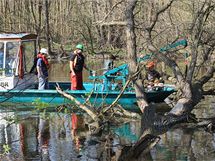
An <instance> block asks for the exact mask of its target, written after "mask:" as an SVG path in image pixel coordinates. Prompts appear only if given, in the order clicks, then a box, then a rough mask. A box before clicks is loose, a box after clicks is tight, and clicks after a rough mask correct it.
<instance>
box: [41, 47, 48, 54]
mask: <svg viewBox="0 0 215 161" xmlns="http://www.w3.org/2000/svg"><path fill="white" fill-rule="evenodd" d="M40 53H43V54H48V50H47V49H45V48H42V49H40Z"/></svg>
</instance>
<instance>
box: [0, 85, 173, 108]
mask: <svg viewBox="0 0 215 161" xmlns="http://www.w3.org/2000/svg"><path fill="white" fill-rule="evenodd" d="M68 85H69V84H68V83H67V84H65V83H64V84H61V85H60V86H61V87H62V88H63V89H65V92H66V93H68V94H70V95H72V96H73V97H75V98H76V99H77V100H78V101H80V102H81V103H84V102H85V100H86V98H87V97H88V96H89V95H91V97H90V99H89V101H90V102H91V104H94V105H95V106H101V105H103V104H111V103H112V102H113V101H114V100H115V99H116V97H117V96H118V95H119V93H120V91H108V92H104V91H101V90H99V88H98V87H97V90H95V89H94V88H93V86H92V84H90V83H89V84H85V87H86V90H68ZM100 85H102V84H100ZM52 86H53V87H52ZM51 87H52V88H54V83H53V84H51ZM92 90H94V92H92ZM173 92H174V89H172V90H170V89H168V90H161V91H150V92H146V97H147V101H148V102H155V103H159V102H163V101H164V99H165V98H166V97H168V96H169V95H170V94H172V93H173ZM37 101H39V102H45V103H49V104H50V105H51V104H68V103H71V102H72V101H71V100H69V99H67V98H65V97H63V96H62V95H60V94H59V93H58V92H57V91H56V90H55V89H50V90H37V89H27V90H5V91H0V102H13V103H31V104H32V103H35V102H37ZM118 104H120V105H122V106H127V107H129V106H130V107H132V106H134V105H136V96H135V93H134V92H132V91H125V92H124V93H123V95H122V96H121V98H120V99H119V101H118Z"/></svg>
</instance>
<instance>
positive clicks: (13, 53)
mask: <svg viewBox="0 0 215 161" xmlns="http://www.w3.org/2000/svg"><path fill="white" fill-rule="evenodd" d="M18 51H19V42H7V43H6V61H5V75H6V76H12V75H13V74H14V72H15V70H16V66H17V61H18V60H17V59H18V57H17V54H18Z"/></svg>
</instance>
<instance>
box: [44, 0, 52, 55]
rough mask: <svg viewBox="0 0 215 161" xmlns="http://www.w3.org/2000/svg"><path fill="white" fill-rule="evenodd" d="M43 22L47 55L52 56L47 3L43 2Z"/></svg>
mask: <svg viewBox="0 0 215 161" xmlns="http://www.w3.org/2000/svg"><path fill="white" fill-rule="evenodd" d="M45 22H46V25H45V26H46V41H47V47H48V53H49V55H51V54H52V52H51V42H50V27H49V2H48V0H45Z"/></svg>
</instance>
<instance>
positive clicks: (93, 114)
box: [56, 87, 99, 121]
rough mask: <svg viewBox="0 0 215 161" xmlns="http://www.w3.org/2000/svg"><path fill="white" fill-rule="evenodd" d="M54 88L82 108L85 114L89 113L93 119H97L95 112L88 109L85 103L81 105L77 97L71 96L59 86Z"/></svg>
mask: <svg viewBox="0 0 215 161" xmlns="http://www.w3.org/2000/svg"><path fill="white" fill-rule="evenodd" d="M56 90H57V92H58V93H60V94H61V95H63V96H64V97H66V98H68V99H70V100H72V101H74V102H75V103H76V104H77V105H78V106H79V107H80V108H81V109H82V110H84V111H85V112H86V113H87V114H89V115H90V116H91V117H92V119H93V120H94V121H98V120H99V119H98V115H97V113H95V112H93V111H92V110H90V109H89V108H90V107H88V106H87V105H83V104H81V103H80V102H79V101H78V100H77V99H75V98H74V97H72V96H71V95H69V94H67V93H66V92H64V91H63V90H62V89H60V88H59V87H56Z"/></svg>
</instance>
